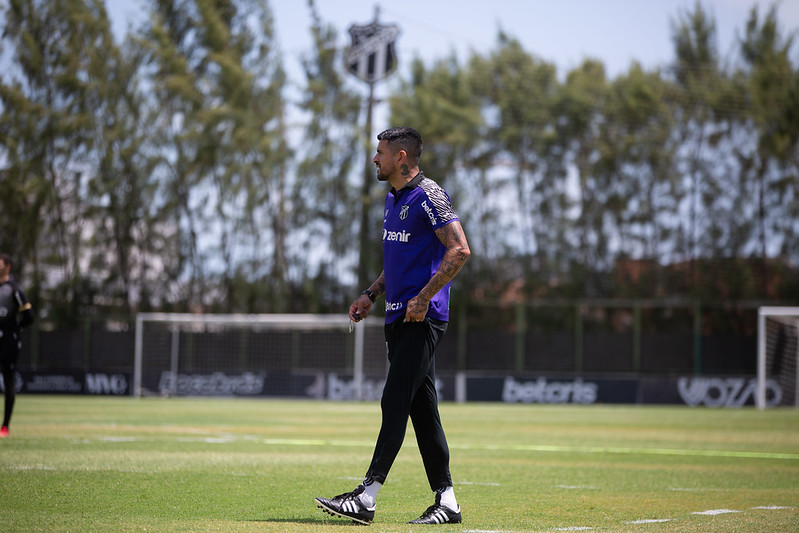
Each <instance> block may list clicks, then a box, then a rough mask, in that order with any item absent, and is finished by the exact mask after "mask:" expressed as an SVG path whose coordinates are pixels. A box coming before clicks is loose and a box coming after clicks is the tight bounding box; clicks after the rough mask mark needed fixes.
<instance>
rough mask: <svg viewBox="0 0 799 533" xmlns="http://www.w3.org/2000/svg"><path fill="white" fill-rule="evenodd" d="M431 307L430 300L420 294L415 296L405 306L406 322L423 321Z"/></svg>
mask: <svg viewBox="0 0 799 533" xmlns="http://www.w3.org/2000/svg"><path fill="white" fill-rule="evenodd" d="M429 307H430V300H425V299H424V298H422V297H421V296H420V295H416V296H414V297H413V298H411V299H410V300H408V305H407V306H406V308H405V322H423V321H424V317H426V316H427V309H428V308H429Z"/></svg>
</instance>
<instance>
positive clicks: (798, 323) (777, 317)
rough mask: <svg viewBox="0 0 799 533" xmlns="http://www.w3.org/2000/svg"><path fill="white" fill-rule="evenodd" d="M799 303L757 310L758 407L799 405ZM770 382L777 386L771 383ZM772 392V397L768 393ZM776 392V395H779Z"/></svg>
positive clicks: (756, 401) (756, 400) (756, 398)
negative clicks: (798, 305) (796, 305)
mask: <svg viewBox="0 0 799 533" xmlns="http://www.w3.org/2000/svg"><path fill="white" fill-rule="evenodd" d="M797 367H799V307H761V308H759V309H758V311H757V393H756V395H755V403H756V405H757V408H758V409H765V407H766V405H767V404H768V405H784V406H791V407H799V396H797V389H799V372H798V371H797ZM769 384H776V386H771V387H769ZM769 394H771V397H767V395H769ZM775 396H776V397H775Z"/></svg>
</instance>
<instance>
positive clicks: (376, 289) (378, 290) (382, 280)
mask: <svg viewBox="0 0 799 533" xmlns="http://www.w3.org/2000/svg"><path fill="white" fill-rule="evenodd" d="M369 290H370V291H372V293H373V294H374V295H375V296H380V295H381V294H383V293H384V292H386V274H385V272H381V273H380V277H378V278H377V280H375V282H374V283H372V285H371V286H370V287H369Z"/></svg>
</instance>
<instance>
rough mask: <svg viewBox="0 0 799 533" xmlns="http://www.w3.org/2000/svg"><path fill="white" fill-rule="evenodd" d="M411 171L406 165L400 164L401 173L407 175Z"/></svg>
mask: <svg viewBox="0 0 799 533" xmlns="http://www.w3.org/2000/svg"><path fill="white" fill-rule="evenodd" d="M410 173H411V169H409V168H408V165H405V164H403V165H402V175H403V176H408V175H409V174H410Z"/></svg>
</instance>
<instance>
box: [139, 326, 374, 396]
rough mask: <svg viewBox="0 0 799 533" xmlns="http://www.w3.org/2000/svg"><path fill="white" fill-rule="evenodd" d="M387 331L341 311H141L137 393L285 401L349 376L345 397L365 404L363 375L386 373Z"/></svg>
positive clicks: (142, 394) (143, 394)
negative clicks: (279, 398) (285, 397)
mask: <svg viewBox="0 0 799 533" xmlns="http://www.w3.org/2000/svg"><path fill="white" fill-rule="evenodd" d="M382 326H383V323H382V321H381V320H380V319H378V318H373V317H370V318H367V319H366V320H363V321H361V322H359V323H358V324H354V325H353V324H352V323H351V322H350V321H349V319H348V318H347V316H346V315H344V314H339V315H319V314H208V315H197V314H190V313H139V314H138V315H137V316H136V329H135V336H134V339H135V340H134V343H135V346H134V365H133V367H134V368H133V387H132V394H133V396H135V397H141V396H146V395H160V396H174V395H180V396H185V395H209V396H219V395H223V396H241V395H250V396H258V395H260V396H270V395H274V396H282V395H291V394H292V392H296V391H298V390H300V391H306V390H319V389H325V388H326V387H327V388H329V387H330V385H329V384H328V383H327V381H329V379H330V376H344V377H342V378H341V380H343V379H347V380H349V381H347V382H346V387H344V388H345V389H346V391H347V395H346V398H351V399H354V400H362V399H368V398H366V395H365V394H364V389H365V386H364V384H365V372H370V373H371V375H378V377H379V375H380V374H381V373H384V371H385V348H384V342H385V341H384V339H383V328H382ZM350 379H351V380H350ZM314 387H316V389H314ZM337 387H338V388H339V389H341V388H342V387H341V386H338V385H337ZM311 397H313V395H311Z"/></svg>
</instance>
